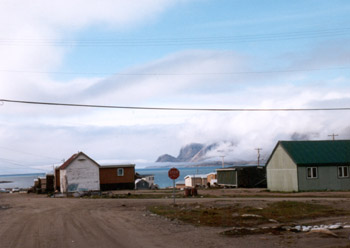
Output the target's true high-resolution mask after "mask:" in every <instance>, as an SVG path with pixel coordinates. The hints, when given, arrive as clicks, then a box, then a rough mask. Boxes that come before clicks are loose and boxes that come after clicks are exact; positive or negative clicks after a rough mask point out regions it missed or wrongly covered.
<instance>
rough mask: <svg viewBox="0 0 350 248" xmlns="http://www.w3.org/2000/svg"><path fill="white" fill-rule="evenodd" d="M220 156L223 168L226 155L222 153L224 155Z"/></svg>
mask: <svg viewBox="0 0 350 248" xmlns="http://www.w3.org/2000/svg"><path fill="white" fill-rule="evenodd" d="M220 157H221V159H222V168H224V167H225V162H224V159H225V155H222V156H220Z"/></svg>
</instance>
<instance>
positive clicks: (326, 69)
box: [0, 66, 350, 76]
mask: <svg viewBox="0 0 350 248" xmlns="http://www.w3.org/2000/svg"><path fill="white" fill-rule="evenodd" d="M348 69H350V67H349V66H342V67H328V68H305V69H303V68H299V69H286V70H270V71H269V70H266V71H233V72H188V73H118V72H117V73H115V72H68V71H30V70H6V69H4V70H1V69H0V72H8V73H33V74H63V75H102V74H113V75H115V76H202V75H215V76H217V75H240V74H269V73H292V72H311V71H332V70H348Z"/></svg>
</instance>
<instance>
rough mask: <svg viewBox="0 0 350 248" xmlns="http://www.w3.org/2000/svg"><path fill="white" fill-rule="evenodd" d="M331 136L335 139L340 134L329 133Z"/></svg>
mask: <svg viewBox="0 0 350 248" xmlns="http://www.w3.org/2000/svg"><path fill="white" fill-rule="evenodd" d="M328 136H329V137H332V140H335V136H339V135H338V134H334V133H333V134H330V135H328Z"/></svg>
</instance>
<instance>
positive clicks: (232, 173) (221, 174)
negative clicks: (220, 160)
mask: <svg viewBox="0 0 350 248" xmlns="http://www.w3.org/2000/svg"><path fill="white" fill-rule="evenodd" d="M217 178H218V184H219V185H230V186H237V171H236V170H222V171H220V170H217Z"/></svg>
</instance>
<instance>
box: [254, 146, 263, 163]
mask: <svg viewBox="0 0 350 248" xmlns="http://www.w3.org/2000/svg"><path fill="white" fill-rule="evenodd" d="M255 150H257V151H258V168H259V166H260V151H261V150H262V148H255Z"/></svg>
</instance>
